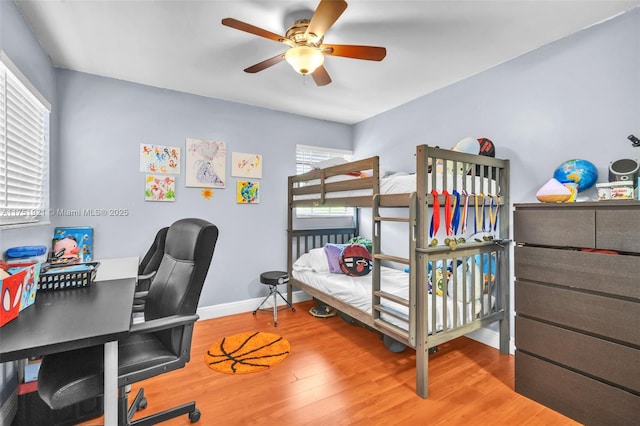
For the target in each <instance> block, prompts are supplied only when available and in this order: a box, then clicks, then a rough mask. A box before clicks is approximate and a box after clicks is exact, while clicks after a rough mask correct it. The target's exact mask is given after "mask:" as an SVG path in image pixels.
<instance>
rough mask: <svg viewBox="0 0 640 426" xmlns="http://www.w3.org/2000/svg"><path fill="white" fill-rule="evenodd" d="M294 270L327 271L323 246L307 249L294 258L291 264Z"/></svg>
mask: <svg viewBox="0 0 640 426" xmlns="http://www.w3.org/2000/svg"><path fill="white" fill-rule="evenodd" d="M293 267H294V269H296V270H298V271H299V270H303V269H306V270H309V269H311V270H313V271H315V272H327V273H328V272H329V261H328V260H327V255H326V254H325V252H324V248H315V249H311V250H309V252H308V253H305V254H303V255H302V256H300V257H299V258H298V260H296V262H295V263H294V265H293Z"/></svg>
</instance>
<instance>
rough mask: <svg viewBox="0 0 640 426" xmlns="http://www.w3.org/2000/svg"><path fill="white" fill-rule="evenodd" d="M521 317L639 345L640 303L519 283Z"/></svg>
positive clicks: (517, 306)
mask: <svg viewBox="0 0 640 426" xmlns="http://www.w3.org/2000/svg"><path fill="white" fill-rule="evenodd" d="M515 307H516V313H517V314H518V315H523V316H526V317H529V318H533V319H541V320H544V321H546V322H549V323H554V324H558V325H563V326H567V327H571V328H574V329H576V330H580V331H584V332H588V333H593V334H595V335H598V336H602V337H606V338H608V339H612V340H617V341H619V342H622V343H630V344H634V345H640V333H639V332H638V330H640V303H638V302H634V301H630V300H625V299H616V298H612V297H605V296H600V295H598V294H591V293H584V292H581V291H574V290H570V289H568V288H563V287H555V286H548V285H543V284H537V283H530V282H527V281H521V280H520V279H518V280H516V283H515Z"/></svg>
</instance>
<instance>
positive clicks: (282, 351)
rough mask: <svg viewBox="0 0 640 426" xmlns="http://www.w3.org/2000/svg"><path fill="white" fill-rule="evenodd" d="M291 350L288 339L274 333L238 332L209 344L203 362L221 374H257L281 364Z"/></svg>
mask: <svg viewBox="0 0 640 426" xmlns="http://www.w3.org/2000/svg"><path fill="white" fill-rule="evenodd" d="M290 350H291V346H290V345H289V342H288V341H287V339H285V338H284V337H282V336H278V335H277V334H273V333H266V332H262V331H255V332H248V333H240V334H234V335H233V336H229V337H224V338H222V339H221V340H219V341H217V342H216V343H214V344H213V345H211V347H210V348H209V350H207V353H206V354H205V356H204V362H205V363H206V364H207V366H208V367H209V368H211V369H212V370H215V371H218V372H220V373H227V374H246V373H256V372H259V371H264V370H266V369H268V368H270V367H273V366H274V365H276V364H279V363H280V362H282V361H284V359H285V358H286V357H287V356H288V355H289V352H290Z"/></svg>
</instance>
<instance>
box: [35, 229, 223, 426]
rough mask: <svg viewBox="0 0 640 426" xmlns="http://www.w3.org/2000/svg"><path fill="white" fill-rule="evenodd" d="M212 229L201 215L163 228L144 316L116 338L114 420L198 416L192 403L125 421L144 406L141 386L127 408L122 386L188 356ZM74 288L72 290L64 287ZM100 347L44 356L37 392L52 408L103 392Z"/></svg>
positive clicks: (177, 365)
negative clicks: (123, 336) (159, 256)
mask: <svg viewBox="0 0 640 426" xmlns="http://www.w3.org/2000/svg"><path fill="white" fill-rule="evenodd" d="M217 239H218V228H217V227H216V226H215V225H212V224H211V223H209V222H207V221H205V220H202V219H181V220H178V221H177V222H175V223H174V224H172V225H171V227H170V228H169V230H168V232H167V237H166V244H165V249H164V254H163V256H162V262H161V263H160V267H159V268H158V272H157V273H156V276H155V278H154V280H153V285H152V286H151V288H150V289H149V294H148V296H147V300H146V304H145V310H144V319H145V322H143V323H140V324H133V325H132V326H131V330H130V335H129V336H128V337H127V338H126V339H125V340H122V341H120V342H118V373H119V377H118V387H119V401H118V424H119V425H153V424H156V423H159V422H162V421H166V420H169V419H172V418H174V417H177V416H180V415H182V414H188V415H189V419H190V420H191V422H196V421H198V420H199V419H200V411H199V410H198V409H197V408H196V407H195V402H190V403H188V404H183V405H181V406H178V407H175V408H172V409H170V410H166V411H163V412H161V413H157V414H153V415H151V416H148V417H145V418H143V419H138V420H135V421H131V418H132V417H133V415H134V414H135V412H136V411H138V410H139V409H141V408H144V407H146V399H145V397H144V392H143V390H142V389H140V391H139V392H138V394H137V395H136V397H135V399H134V401H133V402H132V404H131V407H130V408H129V407H128V401H127V392H126V387H127V386H128V385H130V384H131V383H134V382H138V381H141V380H144V379H147V378H150V377H154V376H157V375H159V374H163V373H166V372H168V371H172V370H176V369H179V368H182V367H184V365H185V364H186V363H187V362H188V361H189V359H190V353H191V336H192V333H193V324H194V323H195V321H196V320H197V319H198V315H196V314H195V312H196V308H197V306H198V301H199V299H200V293H201V291H202V286H203V284H204V280H205V277H206V275H207V271H208V270H209V265H210V263H211V258H212V256H213V251H214V248H215V245H216V241H217ZM68 291H74V290H68ZM103 371H104V351H103V346H94V347H91V348H86V349H78V350H75V351H69V352H63V353H58V354H52V355H47V356H45V357H44V359H43V361H42V364H41V366H40V371H39V374H38V393H39V394H40V397H41V398H42V400H43V401H44V402H45V403H46V404H47V405H49V407H51V408H52V409H60V408H63V407H66V406H69V405H72V404H76V403H78V402H80V401H83V400H85V399H89V398H96V397H98V396H100V395H102V393H103V384H104V378H103Z"/></svg>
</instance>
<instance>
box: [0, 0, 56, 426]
mask: <svg viewBox="0 0 640 426" xmlns="http://www.w3.org/2000/svg"><path fill="white" fill-rule="evenodd" d="M0 50H2V51H4V52H5V53H6V54H7V56H9V58H10V59H11V61H12V62H13V63H14V64H16V66H18V68H19V69H20V70H21V71H22V73H23V74H24V75H25V76H26V77H27V78H28V79H29V81H31V83H32V84H33V85H34V86H35V87H36V88H37V89H38V91H39V92H40V94H41V95H43V96H44V97H45V98H46V99H47V100H48V101H49V102H50V103H51V105H52V108H53V109H55V104H56V84H55V72H54V69H53V66H52V64H51V60H50V59H49V57H48V56H47V55H46V53H45V52H44V50H42V48H41V47H40V44H39V43H38V41H37V40H36V38H35V37H34V36H33V34H32V33H31V30H30V29H29V27H28V26H27V24H26V23H25V21H24V20H23V19H22V16H21V15H20V13H19V12H18V9H17V8H16V6H15V5H14V4H13V2H10V1H9V2H8V1H0ZM56 120H57V115H56V113H55V112H54V113H53V114H52V115H51V141H50V142H51V145H52V146H55V145H56V144H57V142H58V138H57V123H56ZM50 235H51V230H50V227H49V226H48V225H40V226H35V227H29V228H20V229H8V230H7V229H5V230H2V229H0V252H1V253H4V250H5V249H6V248H8V247H12V246H14V245H22V244H42V243H44V242H45V241H47V239H49V238H50ZM15 365H16V363H5V364H0V404H2V403H3V402H4V401H5V399H6V398H7V396H8V395H9V394H11V392H12V391H13V390H14V389H15V384H16V377H17V371H16V367H15ZM6 406H8V404H7V405H6ZM0 423H2V421H1V419H0Z"/></svg>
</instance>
